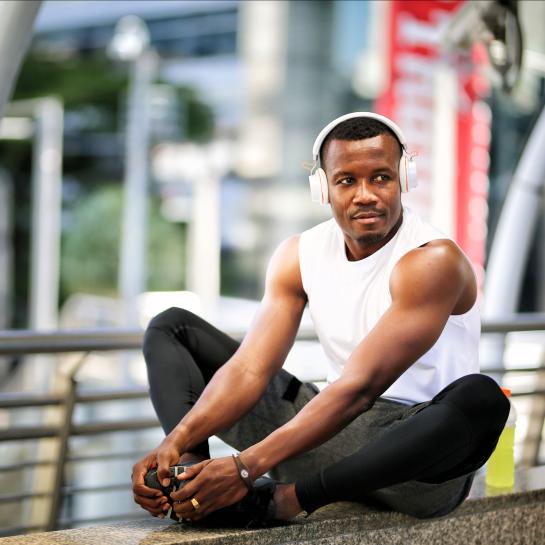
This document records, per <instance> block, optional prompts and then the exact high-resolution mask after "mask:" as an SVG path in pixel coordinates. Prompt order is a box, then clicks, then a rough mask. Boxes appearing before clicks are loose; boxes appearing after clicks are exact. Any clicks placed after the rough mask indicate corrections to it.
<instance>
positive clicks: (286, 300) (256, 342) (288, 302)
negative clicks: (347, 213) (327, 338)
mask: <svg viewBox="0 0 545 545" xmlns="http://www.w3.org/2000/svg"><path fill="white" fill-rule="evenodd" d="M297 247H298V237H293V238H291V239H288V240H287V241H285V242H284V243H283V244H281V245H280V247H279V248H278V249H277V251H276V252H275V254H274V255H273V257H272V259H271V261H270V263H269V267H268V270H267V279H266V287H265V294H264V297H263V300H262V301H261V304H260V307H259V310H258V312H257V314H256V316H255V318H254V320H253V321H252V324H251V326H250V329H249V331H248V333H247V335H246V336H245V338H244V341H243V342H242V345H241V347H240V349H239V351H238V354H237V356H238V357H239V358H240V360H241V361H245V362H252V367H253V368H254V369H255V371H256V372H264V373H266V374H267V375H268V376H269V377H272V376H273V375H274V374H275V373H276V372H277V371H278V370H279V369H280V368H281V367H282V365H283V363H284V360H285V358H286V356H287V355H288V352H289V350H290V348H291V347H292V345H293V342H294V340H295V337H296V335H297V330H298V328H299V324H300V322H301V316H302V314H303V310H304V308H305V304H306V296H305V294H304V291H303V289H302V282H301V276H300V272H299V258H298V251H297Z"/></svg>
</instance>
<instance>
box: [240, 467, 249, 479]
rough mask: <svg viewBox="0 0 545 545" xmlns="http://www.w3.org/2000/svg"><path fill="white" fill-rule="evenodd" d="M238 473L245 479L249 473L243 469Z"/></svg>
mask: <svg viewBox="0 0 545 545" xmlns="http://www.w3.org/2000/svg"><path fill="white" fill-rule="evenodd" d="M240 474H241V476H242V478H243V479H247V478H248V477H249V476H250V474H249V473H248V472H247V471H246V470H245V469H243V470H242V471H241V472H240Z"/></svg>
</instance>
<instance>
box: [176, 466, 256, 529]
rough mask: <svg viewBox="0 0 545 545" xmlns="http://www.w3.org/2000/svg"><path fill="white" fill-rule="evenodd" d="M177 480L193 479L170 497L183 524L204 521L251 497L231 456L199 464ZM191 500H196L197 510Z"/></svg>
mask: <svg viewBox="0 0 545 545" xmlns="http://www.w3.org/2000/svg"><path fill="white" fill-rule="evenodd" d="M178 479H180V480H189V479H191V480H190V481H189V482H188V483H187V484H185V485H184V486H183V487H182V488H181V489H180V490H178V491H177V492H172V494H171V497H172V499H173V500H174V511H175V512H176V514H177V515H178V517H179V518H180V520H190V521H198V520H201V519H202V518H204V517H206V516H207V515H209V514H210V513H212V512H214V511H216V510H217V509H221V508H222V507H227V506H228V505H232V504H233V503H236V502H237V501H239V500H241V499H242V498H243V497H244V496H246V494H247V493H248V489H247V488H246V485H245V484H244V482H243V481H242V479H241V478H240V476H239V474H238V469H237V466H236V464H235V462H234V460H233V458H232V457H231V456H229V457H227V458H218V459H216V460H205V461H204V462H200V463H199V464H196V465H194V466H191V467H189V468H187V469H186V471H185V472H184V473H182V474H181V475H178ZM192 499H195V500H197V505H198V508H197V509H196V508H195V506H194V505H193V504H192V503H191V500H192Z"/></svg>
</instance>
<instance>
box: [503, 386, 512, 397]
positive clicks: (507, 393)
mask: <svg viewBox="0 0 545 545" xmlns="http://www.w3.org/2000/svg"><path fill="white" fill-rule="evenodd" d="M501 391H502V392H503V393H504V394H505V395H506V396H507V397H511V389H510V388H502V389H501Z"/></svg>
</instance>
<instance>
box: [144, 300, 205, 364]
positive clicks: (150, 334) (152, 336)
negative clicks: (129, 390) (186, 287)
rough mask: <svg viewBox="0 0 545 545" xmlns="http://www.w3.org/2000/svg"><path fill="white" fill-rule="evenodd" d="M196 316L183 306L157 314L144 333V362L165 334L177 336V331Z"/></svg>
mask: <svg viewBox="0 0 545 545" xmlns="http://www.w3.org/2000/svg"><path fill="white" fill-rule="evenodd" d="M196 318H197V316H196V315H195V314H193V313H192V312H190V311H189V310H186V309H185V308H178V307H171V308H169V309H167V310H164V311H163V312H161V313H159V314H157V316H155V317H154V318H152V319H151V320H150V322H149V324H148V327H147V329H146V332H145V333H144V340H143V344H142V349H143V352H144V358H145V359H146V362H148V361H150V359H151V358H150V357H148V356H150V355H151V354H152V353H154V352H156V351H157V350H158V348H159V347H160V346H161V345H162V343H164V342H165V337H164V336H165V335H168V336H173V337H174V336H175V337H179V333H180V332H183V331H184V329H185V328H186V327H187V326H188V325H190V324H192V323H193V322H194V321H195V319H196Z"/></svg>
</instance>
